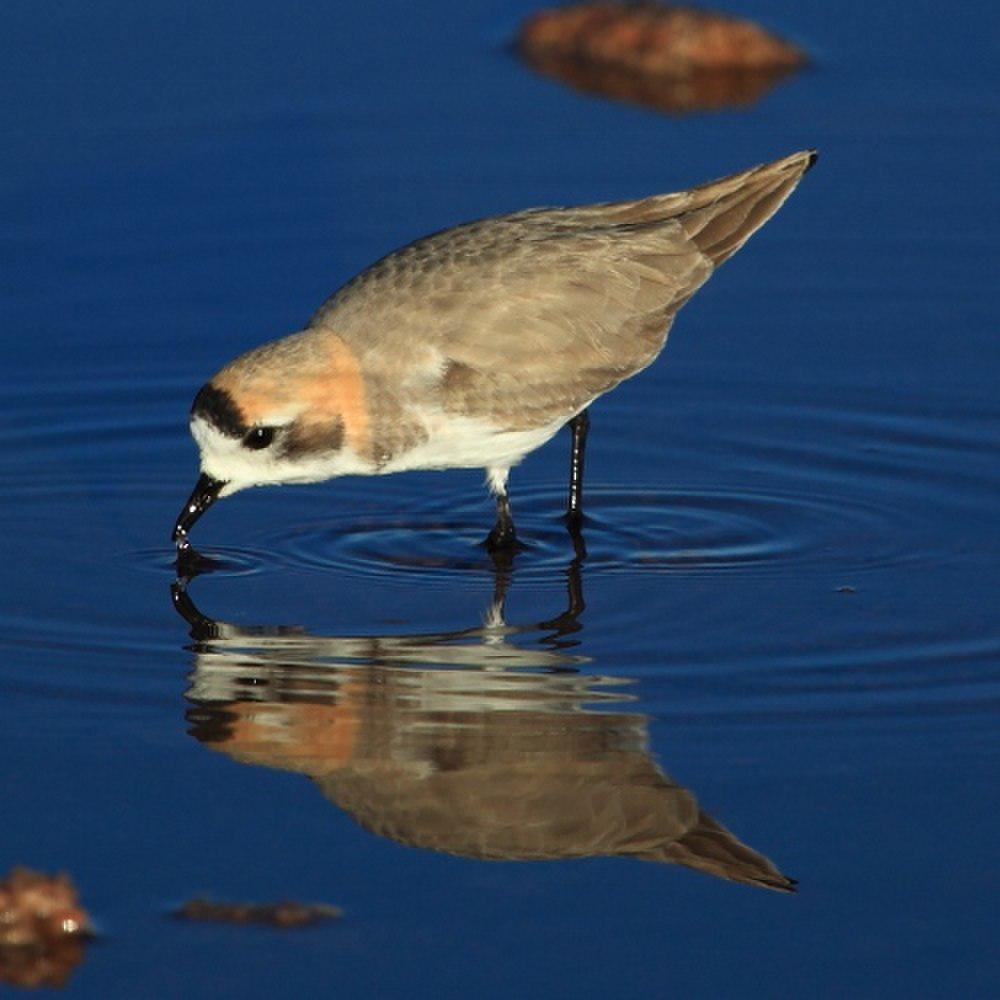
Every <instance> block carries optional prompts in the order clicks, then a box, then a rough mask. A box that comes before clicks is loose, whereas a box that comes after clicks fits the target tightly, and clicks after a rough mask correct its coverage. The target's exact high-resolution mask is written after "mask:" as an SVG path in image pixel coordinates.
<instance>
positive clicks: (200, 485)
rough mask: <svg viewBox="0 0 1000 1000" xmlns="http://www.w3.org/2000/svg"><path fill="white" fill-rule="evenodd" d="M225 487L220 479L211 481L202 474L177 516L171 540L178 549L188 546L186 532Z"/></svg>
mask: <svg viewBox="0 0 1000 1000" xmlns="http://www.w3.org/2000/svg"><path fill="white" fill-rule="evenodd" d="M225 485H226V484H225V483H224V482H223V481H222V480H221V479H213V478H212V477H211V476H209V475H208V474H207V473H204V472H203V473H202V474H201V476H200V477H199V479H198V482H197V483H195V485H194V489H193V490H192V491H191V496H189V497H188V501H187V503H186V504H184V506H183V507H182V508H181V512H180V514H178V515H177V523H176V524H175V525H174V534H173V540H174V541H175V542H176V543H177V547H178V548H179V549H184V548H187V546H188V545H189V542H188V540H187V536H188V532H189V531H190V530H191V528H192V527H193V526H194V523H195V521H197V520H198V518H199V517H201V515H202V514H204V513H205V511H206V510H208V508H209V507H211V506H212V504H213V503H214V502H215V499H216V497H218V495H219V491H220V490H221V489H222V487H223V486H225Z"/></svg>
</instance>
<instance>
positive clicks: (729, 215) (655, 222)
mask: <svg viewBox="0 0 1000 1000" xmlns="http://www.w3.org/2000/svg"><path fill="white" fill-rule="evenodd" d="M812 160H813V155H812V154H810V153H798V154H795V155H793V156H790V157H787V158H785V159H783V160H778V161H776V162H774V163H771V164H767V165H765V166H762V167H756V168H754V169H752V170H748V171H744V172H743V173H740V174H735V175H733V176H731V177H727V178H724V179H722V180H719V181H714V182H712V183H710V184H706V185H702V186H701V187H697V188H693V189H691V190H690V191H685V192H681V193H678V194H671V195H660V196H656V197H652V198H646V199H644V200H642V201H633V202H620V203H612V204H605V205H593V206H589V207H584V208H572V209H543V210H534V211H529V212H521V213H517V214H515V215H510V216H502V217H499V218H495V219H486V220H484V221H481V222H475V223H470V224H468V225H465V226H459V227H457V228H455V229H451V230H446V231H445V232H442V233H438V234H435V235H433V236H430V237H427V238H426V239H423V240H420V241H418V242H417V243H414V244H411V245H410V246H408V247H404V248H403V249H402V250H398V251H396V252H395V253H393V254H390V255H389V256H388V257H386V258H383V260H381V261H379V262H378V263H377V264H375V265H373V266H372V267H370V268H369V269H368V270H366V271H364V272H362V273H361V274H360V275H358V277H357V278H355V279H354V280H353V281H351V282H350V283H348V284H347V285H346V286H344V288H343V289H341V290H340V291H339V292H338V293H337V294H336V295H334V296H333V297H332V298H331V299H329V300H328V301H327V302H326V303H325V304H324V305H323V306H322V307H321V308H320V310H319V311H318V312H317V313H316V315H315V316H314V317H313V319H312V321H311V323H310V325H311V326H313V327H323V328H331V329H334V330H336V331H337V332H338V333H339V334H340V335H341V336H343V337H344V338H345V339H346V340H348V342H349V343H350V344H351V346H352V348H353V349H354V350H355V351H357V352H358V354H359V356H360V357H361V359H362V367H363V369H364V370H365V371H366V374H367V375H368V376H369V377H371V378H374V379H381V380H382V381H383V382H384V384H386V385H398V384H407V388H408V391H409V392H410V393H413V392H418V393H419V390H420V388H421V387H423V388H424V390H425V391H426V392H427V393H428V394H432V395H433V397H434V399H435V400H437V401H439V402H443V405H444V406H445V408H446V409H451V410H454V411H455V412H461V413H466V414H469V415H473V416H481V417H484V418H488V419H491V420H493V421H495V422H497V423H499V424H501V425H502V426H504V427H506V428H508V429H512V430H513V429H519V428H525V427H534V426H539V425H541V424H544V423H548V422H550V421H555V420H558V419H562V418H565V417H569V416H572V415H573V414H574V413H576V412H578V411H579V410H580V409H582V408H583V407H584V406H585V405H587V403H588V402H589V401H590V400H591V399H593V398H595V397H596V396H598V395H600V394H601V393H603V392H606V391H607V390H608V389H610V388H612V387H613V386H614V385H617V384H618V383H619V382H620V381H622V380H623V379H625V378H627V377H628V376H630V375H632V374H634V373H635V372H637V371H639V370H640V369H642V368H644V367H645V366H646V365H648V364H649V363H650V362H651V361H652V360H653V359H654V358H655V357H656V355H657V354H658V353H659V351H660V350H661V349H662V347H663V344H664V342H665V340H666V337H667V333H668V331H669V328H670V324H671V323H672V321H673V317H674V315H675V314H676V312H677V310H678V309H679V308H680V307H681V306H682V305H683V304H684V303H685V302H686V301H687V300H688V299H689V298H690V297H691V296H692V295H693V294H694V293H695V291H697V289H698V288H699V287H701V285H702V284H704V282H705V281H707V280H708V278H709V276H710V275H711V274H712V271H713V270H714V268H715V267H716V266H717V265H718V264H720V263H722V262H723V261H724V260H726V259H728V258H729V257H730V256H732V254H733V253H735V252H736V251H737V250H738V249H739V248H740V247H741V246H742V245H743V243H744V242H745V241H746V240H747V239H748V238H749V237H750V235H751V234H752V233H753V232H754V231H755V230H756V229H758V228H759V227H760V226H761V225H763V224H764V222H766V221H767V219H768V218H770V216H771V215H773V214H774V212H775V211H777V209H778V208H779V207H780V205H781V203H782V202H783V201H784V199H785V198H786V197H788V195H789V194H790V193H791V191H792V190H793V189H794V187H795V185H796V184H797V183H798V181H799V179H800V178H801V176H802V174H803V173H804V172H805V170H806V169H807V168H808V167H809V165H810V164H811V162H812Z"/></svg>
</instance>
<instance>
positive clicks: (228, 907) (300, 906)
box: [176, 898, 344, 927]
mask: <svg viewBox="0 0 1000 1000" xmlns="http://www.w3.org/2000/svg"><path fill="white" fill-rule="evenodd" d="M176 915H177V916H178V917H181V918H182V919H184V920H208V921H213V922H216V923H225V924H265V925H267V926H269V927H307V926H309V925H310V924H318V923H322V922H323V921H326V920H337V919H339V918H340V917H342V916H343V915H344V911H343V910H341V909H340V907H338V906H330V905H329V904H328V903H296V902H292V901H290V900H283V901H281V902H279V903H220V902H217V901H216V900H212V899H204V898H199V899H192V900H190V901H189V902H187V903H185V904H184V905H183V906H182V907H181V908H180V909H179V910H178V911H177V914H176Z"/></svg>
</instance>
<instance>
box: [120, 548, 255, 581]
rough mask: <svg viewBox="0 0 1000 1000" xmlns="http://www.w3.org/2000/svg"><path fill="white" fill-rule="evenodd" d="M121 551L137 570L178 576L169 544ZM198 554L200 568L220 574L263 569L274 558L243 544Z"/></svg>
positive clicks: (175, 558) (175, 562)
mask: <svg viewBox="0 0 1000 1000" xmlns="http://www.w3.org/2000/svg"><path fill="white" fill-rule="evenodd" d="M121 555H122V558H123V559H125V560H126V561H127V562H129V563H130V564H131V565H132V566H133V567H134V568H136V569H138V570H140V571H143V572H147V573H154V574H155V575H157V576H160V577H163V578H164V579H169V580H173V579H174V578H175V577H176V576H177V550H176V549H175V548H174V547H173V546H172V545H171V546H169V547H161V548H158V549H132V550H130V551H128V552H123V553H122V554H121ZM198 555H199V556H200V557H201V559H202V560H203V561H204V563H205V565H203V566H200V567H199V572H206V571H207V570H209V569H210V570H211V572H212V573H214V574H218V575H219V576H251V575H253V574H255V573H260V572H263V571H264V570H265V569H266V568H267V567H268V566H270V565H271V564H273V562H274V559H273V558H272V556H271V555H270V554H269V553H266V552H255V551H253V550H250V549H242V548H241V549H237V548H228V547H219V546H214V547H213V548H211V549H206V550H205V551H204V552H199V553H198Z"/></svg>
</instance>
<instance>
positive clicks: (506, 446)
mask: <svg viewBox="0 0 1000 1000" xmlns="http://www.w3.org/2000/svg"><path fill="white" fill-rule="evenodd" d="M565 422H566V421H565V420H564V419H563V418H560V419H559V420H557V421H555V422H554V423H551V424H547V425H546V426H544V427H537V428H534V429H532V430H527V431H504V430H498V429H497V428H496V427H494V426H493V425H491V424H489V423H486V422H485V421H482V420H472V419H470V418H468V417H455V416H444V415H442V416H438V417H435V418H434V419H433V420H430V421H428V424H427V430H428V432H429V433H428V438H427V440H426V441H424V442H423V443H422V444H419V445H417V446H416V447H415V448H411V449H410V450H409V451H407V452H404V453H403V454H401V455H396V456H395V457H394V458H392V459H390V460H389V461H388V462H386V464H385V465H383V466H382V467H381V469H380V470H379V471H380V472H406V471H408V470H411V469H509V468H510V467H511V466H513V465H517V464H518V462H520V461H521V459H523V458H524V456H525V455H527V454H529V453H530V452H532V451H534V450H535V449H536V448H540V447H541V446H542V445H543V444H545V442H546V441H548V440H549V438H551V437H553V435H555V433H556V432H557V431H558V430H559V429H560V428H561V427H562V426H563V425H564V424H565Z"/></svg>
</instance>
